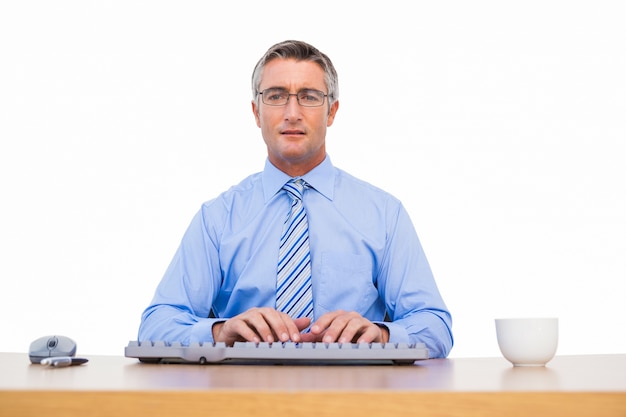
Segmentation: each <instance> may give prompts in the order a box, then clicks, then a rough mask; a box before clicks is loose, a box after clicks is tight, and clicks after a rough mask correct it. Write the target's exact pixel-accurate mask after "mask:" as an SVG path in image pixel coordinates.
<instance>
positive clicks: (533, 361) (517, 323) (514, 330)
mask: <svg viewBox="0 0 626 417" xmlns="http://www.w3.org/2000/svg"><path fill="white" fill-rule="evenodd" d="M495 321H496V336H497V339H498V346H499V347H500V352H502V356H504V357H505V358H506V359H507V360H508V361H509V362H511V363H512V364H513V365H514V366H544V365H545V364H546V363H548V362H549V361H550V360H552V358H554V355H555V354H556V348H557V345H558V341H559V320H558V319H557V318H554V317H550V318H500V319H496V320H495Z"/></svg>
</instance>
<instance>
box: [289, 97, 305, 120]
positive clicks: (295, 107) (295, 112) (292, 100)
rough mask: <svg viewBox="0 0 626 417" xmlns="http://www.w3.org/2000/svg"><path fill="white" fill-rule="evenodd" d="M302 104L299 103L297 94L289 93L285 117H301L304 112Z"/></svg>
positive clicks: (290, 118)
mask: <svg viewBox="0 0 626 417" xmlns="http://www.w3.org/2000/svg"><path fill="white" fill-rule="evenodd" d="M301 107H302V106H300V103H298V97H297V94H289V99H288V100H287V104H285V119H287V120H293V119H299V118H300V115H301V114H302V108H301Z"/></svg>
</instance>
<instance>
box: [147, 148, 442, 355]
mask: <svg viewBox="0 0 626 417" xmlns="http://www.w3.org/2000/svg"><path fill="white" fill-rule="evenodd" d="M302 178H303V179H304V180H305V181H306V182H307V183H308V184H309V185H310V186H311V188H308V189H307V190H306V191H305V193H304V197H303V201H304V206H305V208H306V211H307V216H308V220H309V239H310V250H311V263H312V277H313V301H314V315H315V317H316V318H317V317H320V316H321V315H322V314H324V313H327V312H329V311H335V310H345V311H356V312H358V313H359V314H361V315H362V316H363V317H365V318H367V319H369V320H371V321H373V322H375V323H382V322H383V320H384V318H385V313H386V314H387V316H388V318H389V319H391V322H385V323H384V324H385V326H387V328H388V329H389V341H390V342H406V343H416V342H423V343H425V344H426V346H427V347H428V349H429V350H430V355H431V357H445V356H447V355H448V353H449V351H450V349H451V348H452V344H453V339H452V332H451V323H452V320H451V316H450V313H449V312H448V310H447V308H446V305H445V303H444V301H443V299H442V297H441V295H440V293H439V290H438V288H437V285H436V283H435V280H434V278H433V275H432V272H431V269H430V266H429V264H428V261H427V259H426V256H425V254H424V251H423V250H422V247H421V244H420V241H419V239H418V236H417V234H416V232H415V229H414V227H413V224H412V223H411V220H410V218H409V215H408V213H407V212H406V210H405V209H404V207H403V206H402V204H401V203H400V201H398V200H397V199H396V198H395V197H393V196H391V195H390V194H388V193H387V192H385V191H382V190H380V189H378V188H376V187H374V186H372V185H370V184H368V183H366V182H364V181H361V180H359V179H357V178H355V177H353V176H351V175H349V174H347V173H346V172H344V171H342V170H340V169H338V168H336V167H334V166H333V165H332V163H331V161H330V158H329V157H328V156H327V157H326V159H325V160H324V162H323V163H321V164H320V165H319V166H317V167H316V168H315V169H313V170H312V171H310V172H309V173H307V174H306V175H304V176H303V177H302ZM290 179H291V178H290V177H289V176H288V175H286V174H285V173H283V172H282V171H280V170H278V169H277V168H276V167H274V166H273V165H272V164H271V163H270V162H269V161H266V164H265V169H264V170H263V172H261V173H256V174H253V175H251V176H249V177H248V178H246V179H245V180H243V181H242V182H241V183H240V184H238V185H236V186H234V187H232V188H230V189H229V190H228V191H226V192H224V193H222V194H221V195H220V196H218V197H217V198H215V199H213V200H210V201H208V202H206V203H204V204H203V205H202V207H201V208H200V210H199V211H198V213H197V214H196V215H195V216H194V218H193V220H192V221H191V224H190V225H189V228H188V229H187V231H186V232H185V234H184V236H183V239H182V241H181V243H180V246H179V248H178V250H177V251H176V254H175V255H174V258H173V260H172V262H171V264H170V265H169V267H168V269H167V271H166V272H165V275H164V277H163V278H162V280H161V282H160V284H159V285H158V287H157V290H156V292H155V295H154V298H153V300H152V303H151V304H150V306H149V307H148V308H146V310H145V311H144V313H143V315H142V319H141V324H140V328H139V340H166V341H179V342H182V343H183V344H186V343H191V342H204V341H213V335H212V332H211V328H212V326H213V324H214V323H215V322H216V321H223V320H224V318H230V317H233V316H235V315H237V314H240V313H242V312H244V311H246V310H248V309H250V308H252V307H263V306H265V307H272V308H273V307H275V303H276V269H277V260H278V245H279V242H280V233H281V231H282V226H283V223H284V221H285V218H286V216H287V214H288V213H289V210H290V207H291V201H290V199H289V197H288V196H287V194H286V193H285V192H284V191H282V190H281V187H282V186H283V184H285V183H286V182H287V181H289V180H290ZM211 313H212V314H211ZM210 316H211V317H210Z"/></svg>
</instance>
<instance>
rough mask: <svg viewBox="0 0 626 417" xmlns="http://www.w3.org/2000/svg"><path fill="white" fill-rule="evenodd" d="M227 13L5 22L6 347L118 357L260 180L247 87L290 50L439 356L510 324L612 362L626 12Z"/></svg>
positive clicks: (282, 4)
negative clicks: (414, 247)
mask: <svg viewBox="0 0 626 417" xmlns="http://www.w3.org/2000/svg"><path fill="white" fill-rule="evenodd" d="M220 3H222V4H218V3H217V2H212V1H154V0H150V1H148V0H146V1H137V0H124V1H121V0H120V1H106V2H105V1H102V2H97V1H89V2H87V1H65V0H59V1H5V2H2V3H1V4H0V137H1V142H0V143H1V148H0V193H1V198H2V200H1V201H2V203H1V205H0V257H1V258H0V280H1V284H0V320H1V329H0V351H9V352H11V351H15V352H26V351H27V350H28V346H29V344H30V342H31V341H32V340H34V339H35V338H37V337H40V336H44V335H49V334H64V335H67V336H70V337H72V338H73V339H74V340H76V341H77V343H78V352H79V353H80V354H83V355H85V354H112V355H121V354H123V348H124V347H125V346H126V344H127V343H128V341H129V340H134V339H135V338H136V335H137V327H138V324H139V318H140V314H141V312H142V310H143V309H144V308H145V307H146V306H147V304H148V302H149V301H150V299H151V298H152V294H153V291H154V289H155V287H156V285H157V283H158V282H159V280H160V278H161V276H162V274H163V272H164V270H165V268H166V267H167V265H168V264H169V261H170V259H171V257H172V255H173V254H174V251H175V250H176V247H177V246H178V243H179V241H180V238H181V236H182V234H183V232H184V230H185V228H186V227H187V225H188V223H189V221H190V220H191V217H192V216H193V214H194V213H195V212H196V210H197V209H198V208H199V207H200V204H201V203H202V202H203V201H205V200H208V199H210V198H213V197H215V196H216V195H217V194H218V193H220V192H221V191H224V190H225V189H227V188H228V187H229V186H231V185H232V184H235V183H237V182H239V181H240V180H241V179H243V178H244V177H245V176H246V175H248V174H250V173H252V172H257V171H259V170H261V169H262V167H263V163H264V160H265V148H264V146H263V142H262V139H261V136H260V130H259V129H258V128H257V127H256V125H255V124H254V119H253V116H252V113H251V108H250V99H251V93H250V75H251V72H252V68H253V66H254V64H255V63H256V61H257V60H258V59H259V58H260V56H261V55H262V54H263V53H264V52H265V50H266V49H267V48H268V47H269V46H270V45H272V44H274V43H276V42H279V41H282V40H285V39H292V38H293V39H301V40H305V41H308V42H310V43H312V44H314V45H315V46H317V47H319V48H320V49H321V50H322V51H324V52H326V53H327V54H328V55H329V56H330V57H331V59H333V61H334V63H335V65H336V67H337V69H338V72H339V77H340V91H341V94H340V103H341V105H340V109H339V113H338V115H337V119H336V122H335V124H334V125H333V126H332V127H331V128H330V130H329V136H328V138H327V144H328V152H329V154H330V155H331V157H332V159H333V162H334V163H335V164H336V165H337V166H339V167H341V168H343V169H345V170H347V171H348V172H350V173H352V174H354V175H356V176H358V177H361V178H363V179H365V180H367V181H369V182H371V183H373V184H375V185H377V186H379V187H381V188H384V189H386V190H388V191H390V192H392V193H393V194H395V195H396V196H397V197H399V198H400V199H401V200H402V201H403V202H404V204H405V206H406V207H407V209H408V211H409V213H410V215H411V217H412V219H413V221H414V224H415V227H416V229H417V231H418V233H419V235H420V238H421V240H422V243H423V245H424V248H425V250H426V253H427V255H428V257H429V260H430V262H431V266H432V268H433V270H434V273H435V275H436V279H437V281H438V283H439V286H440V289H441V292H442V293H443V296H444V298H445V300H446V302H447V303H448V307H449V308H450V310H451V312H452V313H453V317H454V326H453V329H454V334H455V347H454V348H453V350H452V353H451V355H450V356H451V357H469V356H494V355H499V351H498V347H497V343H496V339H495V326H494V323H493V320H494V318H496V317H513V316H556V317H559V319H560V342H559V350H558V352H557V354H561V355H566V354H586V353H624V352H626V330H625V329H626V301H625V298H626V297H625V296H626V185H625V184H626V145H625V141H626V25H625V24H624V22H625V21H626V7H625V3H624V2H622V1H602V0H594V1H550V0H543V1H523V2H503V1H453V2H449V1H442V2H433V1H424V2H409V1H406V2H402V1H393V0H392V1H386V2H373V1H360V2H356V3H355V2H338V1H316V2H313V3H312V2H292V1H279V0H265V1H248V2H220ZM242 3H243V4H242Z"/></svg>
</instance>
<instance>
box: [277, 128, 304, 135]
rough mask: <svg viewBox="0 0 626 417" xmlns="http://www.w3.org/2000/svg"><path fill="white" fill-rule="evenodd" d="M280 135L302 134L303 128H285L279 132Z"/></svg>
mask: <svg viewBox="0 0 626 417" xmlns="http://www.w3.org/2000/svg"><path fill="white" fill-rule="evenodd" d="M280 133H281V134H282V135H304V131H303V130H296V129H287V130H283V131H282V132H280Z"/></svg>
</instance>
